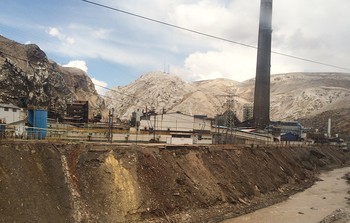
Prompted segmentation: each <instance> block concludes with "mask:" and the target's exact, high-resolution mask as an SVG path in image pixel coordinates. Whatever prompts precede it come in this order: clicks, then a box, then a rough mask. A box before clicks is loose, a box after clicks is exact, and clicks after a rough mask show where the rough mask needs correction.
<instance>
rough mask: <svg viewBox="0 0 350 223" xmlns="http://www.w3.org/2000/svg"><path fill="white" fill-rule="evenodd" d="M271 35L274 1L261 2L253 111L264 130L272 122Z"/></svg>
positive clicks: (257, 123) (255, 121)
mask: <svg viewBox="0 0 350 223" xmlns="http://www.w3.org/2000/svg"><path fill="white" fill-rule="evenodd" d="M271 34H272V0H261V5H260V23H259V39H258V55H257V65H256V77H255V92H254V110H253V117H254V124H255V127H256V128H258V129H264V128H265V127H266V126H267V125H268V124H269V122H270V66H271Z"/></svg>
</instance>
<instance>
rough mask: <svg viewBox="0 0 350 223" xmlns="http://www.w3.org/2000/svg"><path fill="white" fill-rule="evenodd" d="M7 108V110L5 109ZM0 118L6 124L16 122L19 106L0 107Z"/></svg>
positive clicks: (18, 115) (18, 116) (18, 118)
mask: <svg viewBox="0 0 350 223" xmlns="http://www.w3.org/2000/svg"><path fill="white" fill-rule="evenodd" d="M6 110H7V111H6ZM0 119H1V120H3V121H5V122H6V124H10V123H13V122H17V121H19V120H20V108H12V107H11V106H9V107H5V106H4V107H0Z"/></svg>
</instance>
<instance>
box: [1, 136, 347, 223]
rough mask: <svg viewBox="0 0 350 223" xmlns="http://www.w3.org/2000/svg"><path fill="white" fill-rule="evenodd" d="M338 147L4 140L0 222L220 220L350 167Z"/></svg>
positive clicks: (298, 189) (277, 200)
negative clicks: (327, 171) (319, 176)
mask: <svg viewBox="0 0 350 223" xmlns="http://www.w3.org/2000/svg"><path fill="white" fill-rule="evenodd" d="M349 157H350V153H347V152H344V151H342V150H338V149H336V148H329V147H323V148H309V147H307V148H301V147H294V148H290V147H288V148H285V147H284V148H278V147H273V148H266V147H260V148H248V147H247V148H242V147H233V146H177V147H174V146H173V147H166V146H155V145H153V146H151V145H137V146H136V145H108V144H104V145H101V144H100V145H96V144H95V145H94V144H79V143H76V144H67V143H48V142H46V143H37V142H31V143H28V142H27V143H23V142H2V143H1V145H0V194H1V196H0V219H1V220H0V222H49V221H54V222H167V223H168V222H218V221H220V220H222V219H224V218H229V217H233V216H237V215H240V214H244V213H247V212H250V211H252V210H255V209H258V208H261V207H264V206H266V205H270V204H273V203H276V202H279V201H281V200H283V199H285V198H286V197H288V196H289V195H290V194H293V193H296V192H298V191H301V190H303V189H304V188H305V187H308V186H310V185H312V184H313V182H314V181H315V180H316V179H315V178H314V174H315V173H316V172H317V171H319V170H321V169H329V168H334V167H340V166H343V165H347V164H348V161H349Z"/></svg>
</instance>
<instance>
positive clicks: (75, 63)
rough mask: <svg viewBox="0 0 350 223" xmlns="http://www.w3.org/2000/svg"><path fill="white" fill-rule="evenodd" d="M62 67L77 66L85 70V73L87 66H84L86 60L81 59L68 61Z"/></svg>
mask: <svg viewBox="0 0 350 223" xmlns="http://www.w3.org/2000/svg"><path fill="white" fill-rule="evenodd" d="M62 66H63V67H75V68H79V69H81V70H83V71H85V73H87V70H88V68H87V66H86V62H85V61H83V60H72V61H69V62H68V63H67V64H65V65H62Z"/></svg>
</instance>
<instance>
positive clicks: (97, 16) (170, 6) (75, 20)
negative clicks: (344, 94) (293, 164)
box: [0, 0, 350, 93]
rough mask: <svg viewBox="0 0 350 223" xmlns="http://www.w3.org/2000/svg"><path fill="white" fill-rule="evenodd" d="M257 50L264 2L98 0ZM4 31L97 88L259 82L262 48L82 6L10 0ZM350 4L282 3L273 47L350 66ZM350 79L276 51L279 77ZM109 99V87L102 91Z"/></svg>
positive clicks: (4, 7)
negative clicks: (156, 79)
mask: <svg viewBox="0 0 350 223" xmlns="http://www.w3.org/2000/svg"><path fill="white" fill-rule="evenodd" d="M91 1H93V2H96V3H99V4H103V5H106V6H109V7H112V8H117V9H120V10H124V11H127V12H130V13H134V14H137V15H141V16H144V17H148V18H151V19H155V20H159V21H163V22H166V23H170V24H173V25H176V26H180V27H184V28H187V29H192V30H195V31H198V32H202V33H206V34H209V35H213V36H217V37H220V38H224V39H228V40H232V41H234V42H239V43H243V44H247V45H251V46H257V39H258V23H259V8H260V0H118V1H113V0H91ZM1 2H2V4H1V7H0V34H1V35H3V36H5V37H7V38H10V39H12V40H15V41H17V42H20V43H24V44H28V43H35V44H37V45H38V46H39V47H40V48H41V49H42V50H43V51H44V52H45V53H46V54H47V56H48V58H49V59H52V60H54V61H55V62H57V63H58V64H61V65H64V66H73V67H78V68H81V69H83V70H84V71H86V72H87V73H88V75H89V76H90V77H91V79H92V80H93V82H94V83H96V84H97V85H100V86H105V87H109V88H111V87H114V86H124V85H127V84H129V83H131V82H132V81H134V80H136V79H137V78H138V77H139V76H141V75H143V74H145V73H148V72H153V71H163V72H166V73H169V75H178V76H180V77H181V78H182V79H183V80H185V81H187V82H192V81H197V80H205V79H213V78H228V79H232V80H236V81H244V80H247V79H250V78H253V77H255V69H256V54H257V52H256V49H254V48H249V47H244V46H242V45H238V44H233V43H229V42H225V41H220V40H217V39H213V38H209V37H205V36H201V35H197V34H194V33H190V32H186V31H183V30H179V29H176V28H173V27H169V26H164V25H161V24H159V23H154V22H151V21H148V20H144V19H141V18H138V17H134V16H130V15H127V14H124V13H120V12H116V11H114V10H110V9H106V8H102V7H98V6H96V5H92V4H89V3H86V2H84V1H82V0H46V1H45V0H31V1H28V0H2V1H1ZM349 8H350V1H349V0H334V1H329V0H307V1H305V0H293V1H289V0H275V1H274V2H273V18H272V19H273V22H272V23H273V24H272V26H273V33H272V50H273V51H274V52H278V53H283V54H288V55H292V56H296V57H301V58H305V59H308V60H313V61H317V62H322V63H327V64H331V65H335V66H339V67H344V68H350V65H349V61H350V43H349V40H350V29H349V27H350V14H349V13H348V9H349ZM288 72H349V70H346V69H338V68H334V67H328V66H323V65H320V64H316V63H310V62H306V61H303V60H297V59H292V58H289V57H285V56H281V55H278V54H272V61H271V73H272V74H277V73H288ZM96 88H97V90H98V91H99V92H100V93H103V89H101V88H99V87H96Z"/></svg>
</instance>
